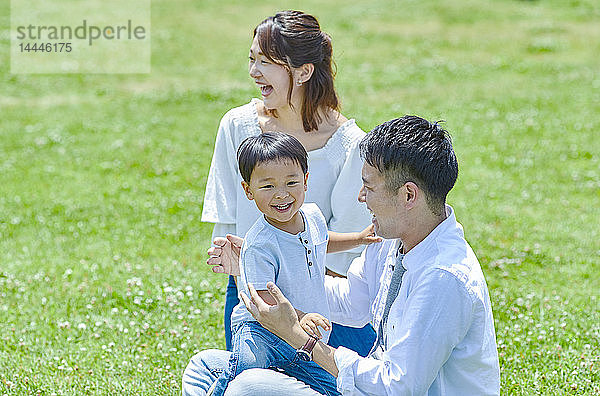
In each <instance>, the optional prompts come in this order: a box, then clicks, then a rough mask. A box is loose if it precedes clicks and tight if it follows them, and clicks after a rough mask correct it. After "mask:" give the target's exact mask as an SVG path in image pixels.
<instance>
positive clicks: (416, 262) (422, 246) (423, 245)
mask: <svg viewBox="0 0 600 396" xmlns="http://www.w3.org/2000/svg"><path fill="white" fill-rule="evenodd" d="M457 229H459V230H460V232H461V233H462V228H461V227H460V224H458V223H457V222H456V216H455V214H454V209H452V207H451V206H450V205H446V219H444V221H442V222H441V223H440V224H438V226H437V227H435V228H434V229H433V231H431V232H430V233H429V235H427V236H426V237H425V239H423V240H422V241H421V242H419V243H418V244H417V245H416V246H415V247H413V248H412V249H411V250H410V251H409V252H408V253H406V254H405V255H404V259H403V260H402V265H403V267H404V268H406V269H407V270H410V269H411V268H417V267H418V266H421V265H423V263H424V262H425V260H424V258H425V257H427V256H429V255H431V254H432V253H434V251H435V248H436V247H435V244H436V240H437V239H438V238H439V237H440V235H444V234H447V233H449V232H453V230H457Z"/></svg>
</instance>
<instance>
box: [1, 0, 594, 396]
mask: <svg viewBox="0 0 600 396" xmlns="http://www.w3.org/2000/svg"><path fill="white" fill-rule="evenodd" d="M9 3H10V2H2V3H0V29H1V30H0V60H1V62H0V394H8V395H23V394H33V395H37V394H40V395H52V394H56V395H73V394H94V395H104V394H116V393H122V394H144V395H150V394H157V395H158V394H160V395H163V394H173V395H176V394H178V393H180V379H181V373H182V371H183V369H184V367H185V365H186V364H187V360H188V359H189V357H190V356H192V355H193V354H194V352H196V351H199V350H202V349H206V348H222V347H223V346H224V337H223V325H222V320H221V315H222V310H223V302H224V298H223V296H222V294H223V290H224V287H225V283H226V282H225V279H224V278H223V277H220V276H217V275H215V274H212V273H211V272H210V271H209V269H208V268H207V266H206V265H205V264H204V262H205V259H206V254H205V252H206V249H207V248H208V246H209V244H210V233H211V225H210V224H203V223H201V222H200V218H201V212H202V201H203V192H204V185H205V183H206V176H207V173H208V167H209V164H210V158H211V155H212V145H213V142H214V137H215V134H216V128H217V125H218V122H219V119H220V117H221V116H222V115H223V114H224V113H225V112H226V111H227V110H228V109H230V108H232V107H234V106H238V105H241V104H244V103H246V102H247V101H248V100H249V99H250V98H251V97H253V96H257V95H258V91H257V90H256V89H255V87H254V86H253V83H252V81H251V80H250V78H249V77H248V75H247V53H248V47H249V44H250V39H251V31H252V29H253V27H254V26H255V25H256V24H257V23H258V22H260V21H261V20H262V19H263V18H264V17H265V16H268V15H271V14H273V13H274V12H275V11H277V10H279V9H286V8H297V9H303V10H305V11H308V12H310V13H313V14H315V15H316V16H317V17H318V18H319V19H320V21H321V24H322V27H323V29H324V30H325V31H327V32H329V33H330V34H331V36H332V37H333V40H334V53H335V60H336V63H337V66H338V74H337V80H336V81H337V87H338V91H339V94H340V96H341V98H342V102H343V103H342V105H343V112H344V114H346V115H347V116H349V117H351V118H355V119H356V121H357V123H358V124H359V125H360V126H361V127H362V128H363V129H364V130H365V131H368V130H370V129H371V128H372V127H374V126H375V125H377V124H378V123H380V122H383V121H385V120H388V119H391V118H394V117H397V116H401V115H404V114H417V115H421V116H424V117H426V118H429V119H433V120H445V121H446V123H445V125H446V127H447V128H448V129H449V130H450V132H451V134H452V136H453V140H454V144H455V149H456V152H457V155H458V158H459V162H460V175H459V180H458V183H457V185H456V187H455V188H454V190H453V192H452V193H451V194H450V197H449V203H450V204H451V205H453V206H454V208H455V210H456V213H457V217H458V219H459V221H460V222H461V223H462V224H463V226H464V228H465V234H466V237H467V239H468V240H469V242H470V243H471V245H472V247H473V249H474V250H475V252H476V254H477V255H478V257H479V259H480V262H481V264H482V267H483V270H484V273H485V275H486V278H487V281H488V285H489V289H490V294H491V299H492V305H493V309H494V316H495V321H496V332H497V339H498V351H499V355H500V366H501V370H502V373H501V374H502V378H501V384H502V393H503V394H510V395H512V394H516V395H528V394H544V395H546V394H599V393H600V293H599V290H600V275H599V272H600V271H599V269H600V243H599V242H598V241H599V240H600V225H599V223H600V138H599V136H600V132H599V131H600V56H599V55H598V54H600V3H598V2H597V1H595V0H569V1H562V0H548V1H541V0H540V1H518V0H494V1H492V0H478V1H475V0H452V1H445V2H438V1H432V0H422V1H409V0H406V1H379V0H373V1H370V2H364V3H360V4H353V3H348V2H342V1H328V2H322V1H304V2H274V1H265V2H260V3H258V5H257V4H255V3H256V2H245V1H226V2H223V1H221V2H216V1H209V0H196V1H191V0H179V1H170V2H169V1H165V0H154V1H152V29H151V38H152V71H151V73H150V74H132V75H127V74H123V75H118V74H73V75H69V74H44V75H28V74H11V73H10V62H9V47H10V45H11V44H10V34H9V29H10V8H9ZM349 198H350V197H349Z"/></svg>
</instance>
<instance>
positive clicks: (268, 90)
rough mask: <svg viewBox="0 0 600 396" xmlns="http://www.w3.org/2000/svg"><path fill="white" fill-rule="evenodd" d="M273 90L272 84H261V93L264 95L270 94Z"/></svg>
mask: <svg viewBox="0 0 600 396" xmlns="http://www.w3.org/2000/svg"><path fill="white" fill-rule="evenodd" d="M271 92H273V86H272V85H261V87H260V93H261V94H262V96H263V97H267V96H269V95H270V94H271Z"/></svg>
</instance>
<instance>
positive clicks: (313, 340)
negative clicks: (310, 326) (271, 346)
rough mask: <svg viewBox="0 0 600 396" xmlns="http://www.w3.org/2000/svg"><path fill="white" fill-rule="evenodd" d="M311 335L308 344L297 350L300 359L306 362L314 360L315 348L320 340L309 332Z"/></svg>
mask: <svg viewBox="0 0 600 396" xmlns="http://www.w3.org/2000/svg"><path fill="white" fill-rule="evenodd" d="M309 337H310V338H309V339H308V341H306V344H304V346H303V347H302V348H300V349H297V350H296V356H297V357H298V359H299V360H302V361H305V362H310V361H311V360H312V351H313V348H314V347H315V345H317V341H319V339H318V338H317V337H315V336H314V335H312V334H309Z"/></svg>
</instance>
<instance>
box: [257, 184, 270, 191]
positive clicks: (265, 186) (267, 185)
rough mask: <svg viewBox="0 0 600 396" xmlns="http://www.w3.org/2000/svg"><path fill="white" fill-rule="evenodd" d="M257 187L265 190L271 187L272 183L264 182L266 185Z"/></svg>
mask: <svg viewBox="0 0 600 396" xmlns="http://www.w3.org/2000/svg"><path fill="white" fill-rule="evenodd" d="M259 188H260V189H261V190H267V189H269V188H273V185H272V184H266V185H264V186H260V187H259Z"/></svg>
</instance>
